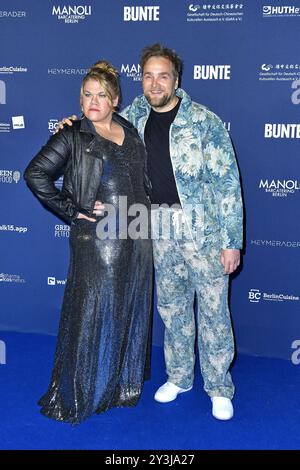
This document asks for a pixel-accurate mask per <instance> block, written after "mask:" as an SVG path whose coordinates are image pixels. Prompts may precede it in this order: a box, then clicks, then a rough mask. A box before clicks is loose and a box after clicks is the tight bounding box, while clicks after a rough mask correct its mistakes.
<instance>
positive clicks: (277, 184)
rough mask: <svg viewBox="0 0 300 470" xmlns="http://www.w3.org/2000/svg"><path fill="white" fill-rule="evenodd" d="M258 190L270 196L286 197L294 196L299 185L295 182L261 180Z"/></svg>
mask: <svg viewBox="0 0 300 470" xmlns="http://www.w3.org/2000/svg"><path fill="white" fill-rule="evenodd" d="M259 189H262V190H264V191H265V192H266V193H270V194H271V195H272V196H277V197H287V196H288V195H290V194H296V192H297V191H298V190H299V189H300V183H299V181H297V180H292V179H290V180H278V179H273V180H269V179H265V180H263V179H261V180H260V182H259Z"/></svg>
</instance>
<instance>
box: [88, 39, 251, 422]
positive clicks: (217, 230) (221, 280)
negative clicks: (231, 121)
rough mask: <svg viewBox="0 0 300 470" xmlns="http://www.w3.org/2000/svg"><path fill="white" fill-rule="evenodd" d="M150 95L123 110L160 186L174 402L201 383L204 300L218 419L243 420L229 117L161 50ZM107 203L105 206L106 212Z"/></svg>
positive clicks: (158, 266) (161, 307) (161, 274)
mask: <svg viewBox="0 0 300 470" xmlns="http://www.w3.org/2000/svg"><path fill="white" fill-rule="evenodd" d="M141 68H142V77H143V78H142V85H143V91H144V95H141V96H138V97H137V98H136V99H135V100H134V101H133V103H132V104H131V105H130V106H128V107H127V108H126V109H125V110H124V111H123V113H122V115H123V116H124V117H126V118H127V119H128V120H129V121H130V122H132V124H133V125H134V126H135V127H136V128H137V130H138V132H139V134H140V136H141V138H142V139H143V140H144V142H145V145H146V149H147V154H148V163H147V166H148V174H149V177H150V180H151V183H152V204H154V205H155V207H156V208H155V209H154V210H153V211H152V217H151V219H152V231H153V234H154V235H153V252H154V253H153V254H154V264H155V272H156V285H157V308H158V311H159V314H160V316H161V318H162V320H163V322H164V325H165V340H164V353H165V361H166V371H167V375H168V380H167V382H166V383H165V384H164V385H162V386H161V387H160V388H159V389H158V390H157V391H156V393H155V396H154V398H155V400H156V401H158V402H161V403H167V402H170V401H172V400H175V399H176V398H177V396H178V394H180V393H184V392H187V391H189V390H191V388H192V386H193V379H194V363H195V354H194V347H195V337H196V326H195V319H194V297H195V293H196V295H197V303H198V310H197V334H198V347H199V357H200V365H201V373H202V377H203V380H204V389H205V391H206V392H207V393H208V395H209V396H210V397H211V400H212V413H213V416H214V417H215V418H217V419H221V420H228V419H230V418H232V416H233V406H232V403H231V399H232V397H233V394H234V385H233V383H232V380H231V376H230V373H229V367H230V364H231V362H232V359H233V356H234V340H233V334H232V326H231V320H230V313H229V309H228V277H229V274H231V273H232V272H234V271H235V270H236V268H237V267H238V265H239V264H240V251H239V250H240V249H241V248H242V227H243V221H242V218H243V215H242V213H243V210H242V200H241V192H240V183H239V174H238V168H237V164H236V160H235V156H234V151H233V148H232V144H231V141H230V138H229V136H228V133H227V131H226V130H225V128H224V126H223V123H222V122H221V120H220V119H219V118H218V117H217V116H216V115H215V114H213V113H212V112H211V111H209V110H208V109H207V108H205V107H204V106H202V105H200V104H198V103H195V102H193V101H192V100H191V98H190V97H189V96H188V95H187V93H186V92H185V91H184V90H182V89H180V88H178V82H179V78H180V73H181V68H182V63H181V60H180V59H179V57H178V55H177V54H176V53H175V52H174V51H172V50H171V49H168V48H166V47H163V46H162V45H160V44H154V45H153V46H150V47H147V48H145V49H144V50H143V53H142V57H141ZM103 209H104V206H103V205H101V204H100V203H98V202H97V203H96V205H95V210H96V212H97V211H98V213H99V211H100V210H103Z"/></svg>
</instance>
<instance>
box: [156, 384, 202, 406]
mask: <svg viewBox="0 0 300 470" xmlns="http://www.w3.org/2000/svg"><path fill="white" fill-rule="evenodd" d="M192 388H193V387H190V388H187V389H186V390H180V391H179V392H178V393H177V395H176V397H174V398H172V399H171V400H159V399H158V398H155V395H154V400H155V401H157V402H158V403H170V402H171V401H174V400H176V398H177V397H178V395H179V394H180V393H186V392H190V391H191V390H192Z"/></svg>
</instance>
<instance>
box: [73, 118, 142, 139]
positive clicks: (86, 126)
mask: <svg viewBox="0 0 300 470" xmlns="http://www.w3.org/2000/svg"><path fill="white" fill-rule="evenodd" d="M112 120H113V121H115V122H117V123H118V124H120V125H121V126H123V127H127V128H129V129H132V128H133V125H132V124H131V123H130V122H128V121H127V120H126V119H124V118H123V117H122V116H119V114H117V113H113V115H112ZM79 122H80V127H79V131H80V132H87V133H89V134H93V135H98V134H97V131H96V129H95V126H94V124H93V123H92V121H90V120H89V119H88V118H87V117H85V116H83V117H82V118H81V119H80V121H79Z"/></svg>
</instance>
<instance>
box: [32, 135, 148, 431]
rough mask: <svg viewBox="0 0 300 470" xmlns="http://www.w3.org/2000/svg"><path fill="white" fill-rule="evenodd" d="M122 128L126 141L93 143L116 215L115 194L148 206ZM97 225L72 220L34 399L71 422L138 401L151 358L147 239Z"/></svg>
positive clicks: (103, 189)
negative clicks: (54, 331)
mask: <svg viewBox="0 0 300 470" xmlns="http://www.w3.org/2000/svg"><path fill="white" fill-rule="evenodd" d="M124 131H125V138H124V142H123V145H121V146H119V145H117V144H115V143H114V142H111V141H109V140H106V139H104V138H101V137H100V136H98V137H97V139H96V148H95V149H94V154H96V155H97V156H98V158H102V160H103V173H102V177H101V181H100V182H99V191H98V195H97V199H98V200H100V201H102V202H103V203H105V204H111V205H112V206H113V207H114V208H116V212H117V215H118V207H119V206H118V204H119V196H127V203H128V207H130V205H131V204H134V203H141V204H144V205H145V206H147V207H149V202H148V199H147V197H146V193H145V189H144V185H143V165H144V162H142V161H141V157H140V154H139V152H138V151H137V146H136V139H135V138H134V137H133V135H132V132H130V131H129V130H128V129H125V128H124ZM103 155H105V156H104V157H103ZM105 216H107V214H104V215H103V216H102V217H100V218H99V221H100V222H101V220H102V221H103V220H104V217H105ZM117 219H118V217H117ZM148 222H149V219H148ZM129 223H130V217H129V218H128V223H127V227H128V224H129ZM123 225H124V224H123ZM97 226H98V224H97V223H93V222H89V221H87V220H85V219H76V221H75V223H73V224H72V225H71V234H70V266H69V273H68V280H67V284H66V289H65V293H64V301H63V307H62V314H61V320H60V326H59V333H58V340H57V347H56V353H55V363H54V368H53V372H52V379H51V383H50V386H49V389H48V391H47V393H46V394H45V395H44V396H43V397H42V398H41V399H40V401H39V405H41V407H42V408H41V413H43V414H44V415H46V416H48V417H50V418H53V419H56V420H60V421H66V422H70V423H72V424H77V423H80V422H81V421H82V420H84V419H86V418H87V417H88V416H90V415H91V414H93V413H100V412H102V411H105V410H108V409H109V408H112V407H121V406H134V405H136V403H137V402H138V399H139V397H140V394H141V391H142V387H143V382H144V379H145V374H146V375H147V373H148V372H149V371H148V368H149V365H150V362H149V352H150V348H149V345H150V330H151V298H152V247H151V239H150V237H149V238H148V239H132V238H129V237H127V238H125V237H123V236H119V235H120V233H121V232H120V225H119V223H118V222H117V223H116V232H115V233H116V234H117V237H116V239H111V238H112V237H110V238H108V239H100V238H99V236H97V233H98V232H97ZM123 229H124V227H123ZM123 229H122V230H123ZM98 230H99V226H98ZM149 230H150V227H149ZM101 238H103V237H101Z"/></svg>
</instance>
